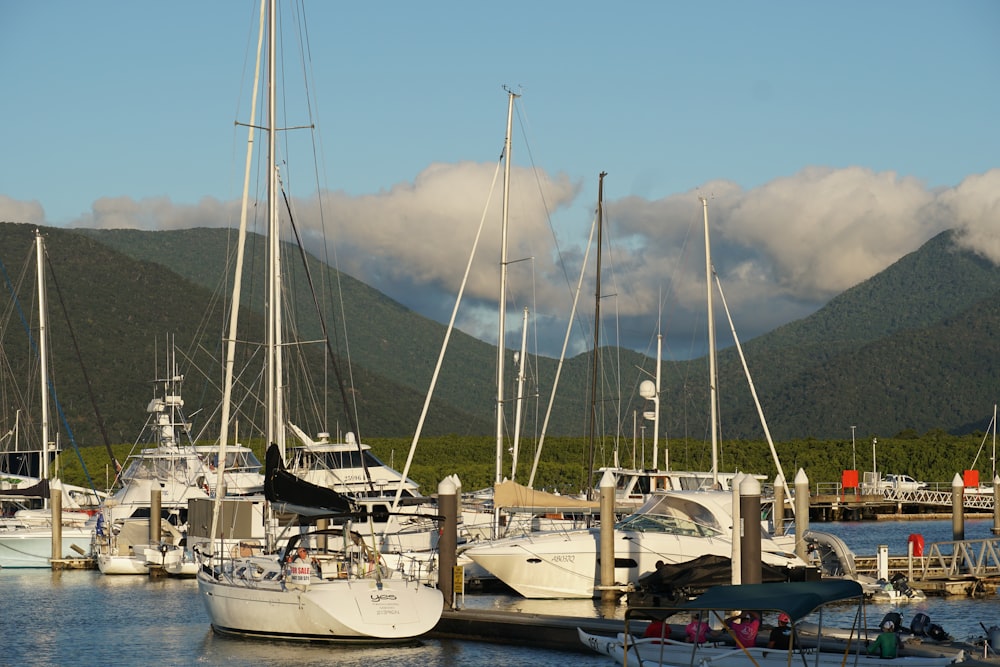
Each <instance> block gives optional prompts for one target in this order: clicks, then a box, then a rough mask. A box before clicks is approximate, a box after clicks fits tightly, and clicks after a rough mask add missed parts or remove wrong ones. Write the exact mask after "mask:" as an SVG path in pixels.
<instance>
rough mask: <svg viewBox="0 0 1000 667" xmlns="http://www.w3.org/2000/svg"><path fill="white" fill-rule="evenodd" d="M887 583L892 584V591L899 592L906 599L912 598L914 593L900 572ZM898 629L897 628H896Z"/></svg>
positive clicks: (907, 580) (908, 581)
mask: <svg viewBox="0 0 1000 667" xmlns="http://www.w3.org/2000/svg"><path fill="white" fill-rule="evenodd" d="M889 583H890V584H892V587H893V589H894V590H897V591H899V592H900V593H902V594H903V595H905V596H906V597H908V598H912V597H913V596H914V595H915V594H916V593H915V591H914V590H913V588H912V587H911V586H910V580H909V579H907V578H906V575H905V574H903V573H902V572H897V573H896V574H894V575H892V577H891V578H890V579H889ZM897 627H898V626H897Z"/></svg>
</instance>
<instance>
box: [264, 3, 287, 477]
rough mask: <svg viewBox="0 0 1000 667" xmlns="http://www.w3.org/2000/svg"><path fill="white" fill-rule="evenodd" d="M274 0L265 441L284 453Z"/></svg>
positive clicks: (271, 13)
mask: <svg viewBox="0 0 1000 667" xmlns="http://www.w3.org/2000/svg"><path fill="white" fill-rule="evenodd" d="M276 4H277V3H276V0H271V2H270V5H269V7H268V32H267V35H268V50H267V91H268V92H267V164H268V177H267V220H268V224H267V228H268V231H267V233H268V252H269V256H270V262H269V266H270V271H269V276H268V277H269V282H268V301H269V303H268V305H269V306H270V307H269V309H268V331H267V333H268V335H267V338H268V346H267V347H268V349H267V356H268V366H267V379H268V422H267V442H268V443H269V444H270V443H275V444H277V445H278V451H279V452H281V456H282V458H284V456H285V429H284V414H283V403H284V401H283V397H282V394H283V389H284V388H283V385H282V381H283V380H282V377H283V373H284V369H283V368H282V366H283V363H282V361H283V360H282V334H281V236H280V233H279V231H278V167H277V150H276V148H275V146H276V143H277V121H276V117H277V91H276V85H277V67H276V62H277V56H276V52H277V48H276V45H275V40H276V39H277V11H276V8H275V5H276Z"/></svg>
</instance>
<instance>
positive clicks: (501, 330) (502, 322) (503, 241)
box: [494, 90, 519, 484]
mask: <svg viewBox="0 0 1000 667" xmlns="http://www.w3.org/2000/svg"><path fill="white" fill-rule="evenodd" d="M517 97H519V95H517V94H516V93H515V92H514V91H511V90H508V91H507V133H506V135H505V138H504V143H503V162H504V165H503V218H502V222H501V224H500V308H499V316H498V319H499V325H498V330H497V452H496V477H495V479H494V481H495V482H496V483H497V484H499V483H500V482H502V481H503V421H504V420H503V417H504V411H503V403H504V400H503V382H504V375H503V362H504V356H505V355H506V352H507V350H506V342H507V341H506V335H505V328H506V326H507V215H508V211H509V205H510V144H511V140H510V137H511V130H512V128H513V125H514V99H515V98H517Z"/></svg>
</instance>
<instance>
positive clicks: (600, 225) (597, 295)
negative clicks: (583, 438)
mask: <svg viewBox="0 0 1000 667" xmlns="http://www.w3.org/2000/svg"><path fill="white" fill-rule="evenodd" d="M607 175H608V174H607V172H605V171H602V172H601V173H600V175H599V176H598V180H597V277H596V279H595V282H596V287H595V290H594V355H593V359H592V365H591V369H590V372H591V379H590V447H589V448H588V454H587V475H588V479H590V478H592V477H593V475H594V449H595V446H594V439H595V436H596V433H597V371H598V368H599V367H600V364H599V363H598V362H599V360H598V354H599V353H598V351H599V350H600V347H601V238H602V236H603V233H604V177H605V176H607ZM593 498H594V488H593V485H592V484H590V483H588V484H587V500H593Z"/></svg>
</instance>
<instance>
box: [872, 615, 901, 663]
mask: <svg viewBox="0 0 1000 667" xmlns="http://www.w3.org/2000/svg"><path fill="white" fill-rule="evenodd" d="M876 653H877V654H878V656H879V657H880V658H886V659H891V658H895V657H896V656H897V655H899V637H897V636H896V625H895V623H893V622H892V621H885V622H884V623H882V632H881V633H879V636H878V637H876V638H875V641H873V642H872V643H871V644H870V645H869V646H868V655H875V654H876Z"/></svg>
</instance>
